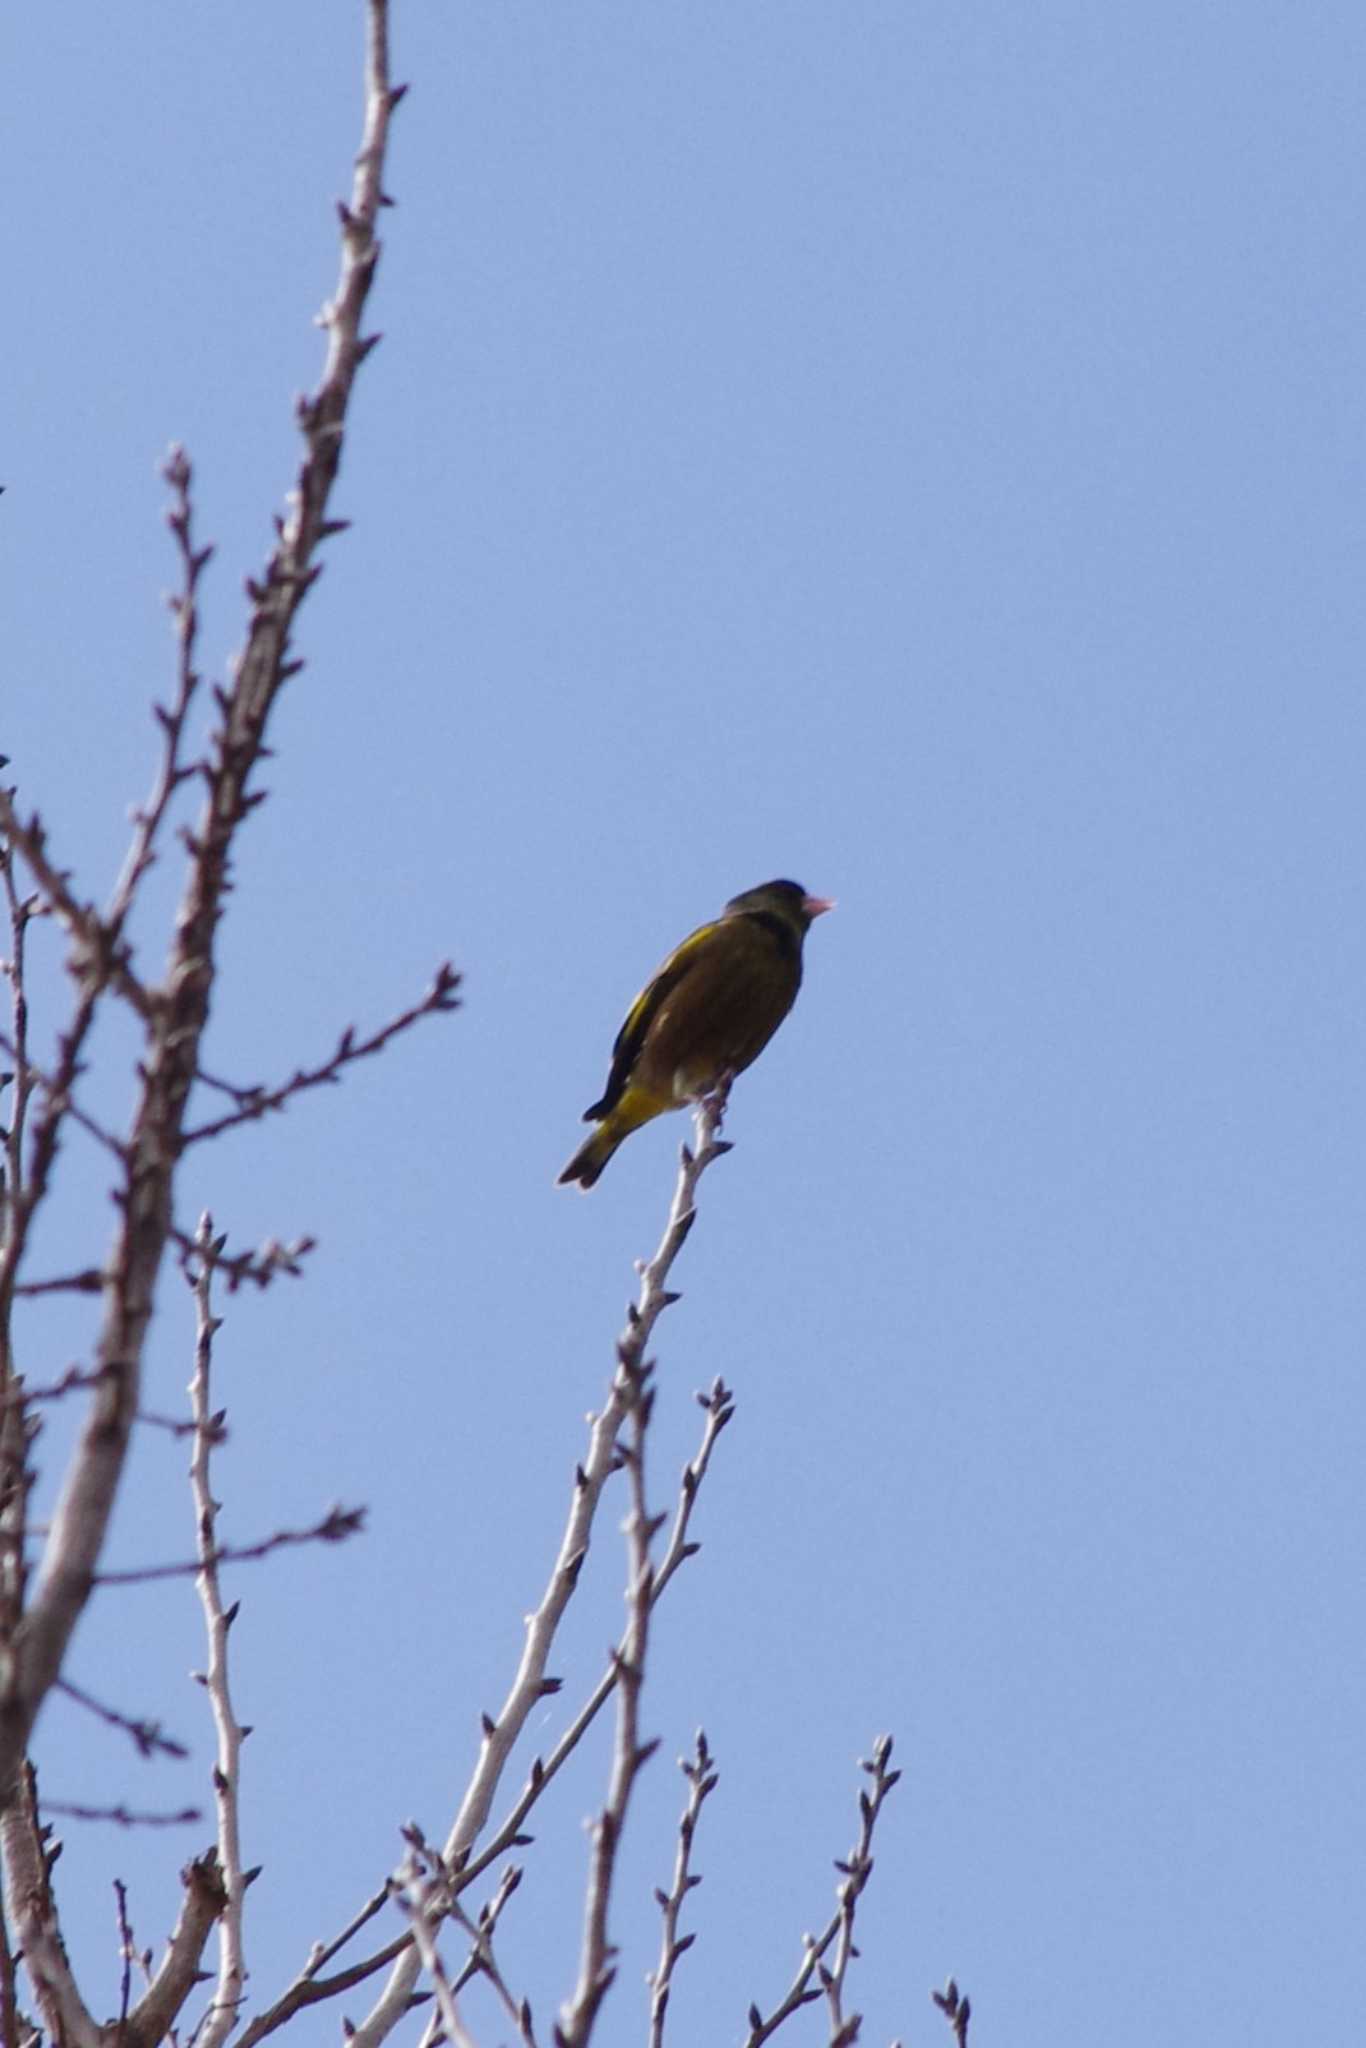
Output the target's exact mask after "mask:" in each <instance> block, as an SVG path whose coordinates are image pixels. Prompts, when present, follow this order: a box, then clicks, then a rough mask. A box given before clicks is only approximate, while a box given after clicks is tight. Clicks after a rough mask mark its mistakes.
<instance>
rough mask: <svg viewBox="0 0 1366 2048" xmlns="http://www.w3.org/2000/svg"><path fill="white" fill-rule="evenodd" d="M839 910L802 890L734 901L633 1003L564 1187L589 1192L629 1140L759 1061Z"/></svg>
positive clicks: (794, 886) (768, 887)
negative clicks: (807, 947)
mask: <svg viewBox="0 0 1366 2048" xmlns="http://www.w3.org/2000/svg"><path fill="white" fill-rule="evenodd" d="M834 907H835V906H834V904H833V903H832V902H830V901H829V900H828V898H826V897H824V896H808V895H807V893H806V891H805V889H803V887H802V886H801V883H800V882H764V883H762V884H761V886H760V887H759V888H757V889H746V890H745V893H744V894H743V896H732V898H731V900H730V902H729V903H728V904H727V905H726V907H725V909H724V910H723V911H722V912H721V915H720V917H718V918H717V919H716V921H715V922H714V923H713V924H704V925H702V926H700V927H699V928H698V930H697V931H695V932H694V933H693V934H692V936H691V937H690V938H686V939H684V941H683V943H682V945H681V946H678V947H676V948H675V949H674V951H673V952H672V953H670V955H669V957H668V959H667V960H666V961H665V962H664V965H663V966H662V967H661V968H660V969H659V972H658V973H657V974H656V975H655V976H654V977H653V978H652V979H651V980H650V981H648V982H647V983H646V985H645V987H644V988H643V989H642V990H641V992H640V994H639V995H638V996H637V997H636V999H635V1001H634V1002H633V1003H632V1005H631V1007H630V1009H629V1011H628V1012H627V1015H626V1022H625V1023H624V1024H623V1025H622V1027H621V1029H620V1031H619V1032H618V1033H617V1042H616V1044H615V1045H614V1046H613V1047H612V1071H611V1073H610V1074H609V1075H608V1076H607V1086H606V1087H605V1088H604V1089H603V1091H602V1099H601V1100H600V1101H598V1102H595V1103H594V1104H593V1106H592V1108H591V1109H586V1110H585V1111H584V1113H583V1116H584V1122H585V1123H595V1124H596V1125H597V1127H598V1128H597V1129H596V1130H595V1131H594V1133H593V1135H592V1137H591V1138H588V1139H586V1140H585V1142H584V1143H583V1144H582V1145H580V1147H579V1149H578V1151H577V1152H576V1153H575V1154H574V1157H573V1158H572V1159H571V1160H570V1162H569V1164H568V1166H566V1168H565V1169H564V1172H563V1173H562V1174H561V1175H560V1185H561V1186H564V1185H565V1184H566V1183H567V1182H570V1181H578V1182H579V1184H580V1185H581V1186H582V1187H584V1188H591V1187H592V1185H593V1183H594V1181H595V1180H596V1179H597V1178H598V1175H599V1174H600V1173H601V1172H602V1169H603V1167H604V1166H606V1164H607V1162H608V1160H609V1159H610V1158H611V1156H612V1154H613V1153H614V1152H615V1151H616V1149H617V1146H618V1145H619V1144H620V1143H621V1141H622V1139H623V1138H628V1137H629V1136H630V1134H631V1132H632V1131H635V1130H639V1128H640V1126H641V1125H642V1124H647V1123H649V1121H650V1119H651V1117H656V1116H661V1115H662V1114H663V1112H664V1111H665V1110H666V1109H681V1108H682V1106H683V1104H684V1103H685V1102H696V1101H697V1100H698V1099H699V1097H701V1096H703V1095H709V1094H710V1093H711V1091H712V1089H713V1088H715V1087H716V1085H717V1083H718V1082H719V1081H721V1080H722V1079H723V1078H724V1077H725V1076H726V1075H731V1074H739V1073H741V1072H743V1070H744V1069H745V1068H746V1067H747V1066H749V1065H751V1064H752V1062H753V1061H755V1060H757V1059H758V1057H759V1055H760V1053H761V1052H762V1051H763V1049H764V1047H765V1046H766V1045H767V1044H768V1041H769V1039H770V1038H772V1036H773V1034H774V1032H775V1031H776V1030H777V1028H778V1026H779V1025H780V1024H781V1023H782V1021H783V1018H784V1017H785V1016H786V1015H787V1013H788V1011H789V1010H790V1009H791V1008H792V1005H793V1003H794V1002H795V1001H796V1000H797V990H798V989H799V988H800V987H801V985H802V941H803V940H804V939H805V937H806V934H807V931H808V929H809V928H810V925H811V921H812V919H813V918H817V917H819V916H820V915H821V913H822V911H826V910H833V909H834Z"/></svg>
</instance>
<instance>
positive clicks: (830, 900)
mask: <svg viewBox="0 0 1366 2048" xmlns="http://www.w3.org/2000/svg"><path fill="white" fill-rule="evenodd" d="M834 907H835V899H834V897H833V896H803V898H802V909H803V910H804V911H805V912H806V914H807V916H808V917H824V915H825V913H826V911H827V910H833V909H834Z"/></svg>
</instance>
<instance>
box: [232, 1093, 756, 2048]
mask: <svg viewBox="0 0 1366 2048" xmlns="http://www.w3.org/2000/svg"><path fill="white" fill-rule="evenodd" d="M723 1113H724V1100H723V1099H722V1098H720V1097H713V1098H711V1099H709V1100H708V1101H707V1102H704V1103H701V1104H699V1106H698V1109H697V1116H696V1125H697V1129H696V1139H695V1149H690V1148H689V1147H688V1146H686V1145H685V1146H684V1147H683V1148H682V1159H681V1165H680V1170H679V1176H678V1183H677V1186H676V1188H675V1190H674V1197H673V1201H672V1204H671V1205H670V1209H669V1215H668V1220H667V1222H666V1224H665V1228H664V1234H663V1237H662V1238H661V1240H660V1244H659V1248H658V1250H657V1251H656V1252H655V1254H654V1256H653V1258H652V1259H650V1260H649V1261H648V1263H646V1264H644V1265H643V1266H641V1268H640V1290H639V1293H638V1296H637V1299H636V1300H635V1301H634V1302H633V1303H631V1305H630V1306H629V1308H628V1310H627V1322H626V1328H625V1330H624V1332H623V1334H622V1337H621V1339H620V1345H621V1346H622V1347H625V1348H626V1350H627V1353H628V1355H633V1356H636V1357H639V1358H643V1356H644V1352H645V1347H646V1345H647V1344H648V1343H649V1340H650V1336H651V1333H652V1331H653V1329H654V1326H655V1324H656V1322H657V1321H658V1319H659V1317H660V1316H661V1315H662V1314H663V1312H664V1310H665V1309H666V1308H667V1307H668V1306H669V1305H670V1303H672V1302H674V1301H676V1300H677V1299H678V1296H677V1295H676V1294H673V1293H671V1292H670V1291H669V1289H668V1287H667V1284H666V1283H667V1281H668V1278H669V1274H670V1271H671V1269H672V1267H673V1264H674V1261H675V1259H676V1258H677V1257H678V1254H679V1252H680V1251H681V1250H682V1248H683V1245H684V1243H685V1242H686V1240H687V1236H688V1233H689V1231H690V1230H691V1228H692V1225H693V1222H694V1220H695V1217H696V1210H695V1206H694V1204H695V1199H696V1192H697V1186H698V1183H699V1181H700V1180H701V1178H702V1175H703V1174H704V1173H705V1172H706V1170H707V1168H708V1167H709V1166H711V1165H712V1163H713V1162H714V1161H715V1160H717V1159H719V1158H720V1157H721V1155H722V1154H723V1153H724V1152H728V1151H729V1150H730V1146H729V1144H727V1143H726V1142H725V1141H724V1140H722V1139H721V1138H720V1137H719V1136H718V1129H719V1125H720V1121H721V1117H722V1115H723ZM618 1379H619V1375H618ZM703 1406H704V1407H705V1408H706V1409H707V1411H708V1414H707V1424H706V1430H705V1434H704V1438H703V1447H702V1450H701V1451H700V1452H699V1453H698V1456H697V1458H695V1459H694V1460H693V1463H692V1465H691V1466H690V1467H689V1468H688V1471H687V1472H685V1474H684V1488H683V1497H682V1499H681V1501H680V1504H679V1509H678V1513H677V1516H676V1519H675V1524H674V1529H673V1531H672V1532H671V1536H670V1541H669V1544H668V1546H667V1548H666V1551H665V1556H664V1560H663V1562H662V1563H661V1565H660V1569H659V1573H658V1575H657V1578H656V1580H655V1587H654V1597H655V1598H656V1599H657V1598H658V1597H659V1595H660V1593H662V1591H663V1589H664V1586H665V1585H666V1584H667V1582H668V1580H669V1579H670V1578H671V1577H672V1576H673V1574H674V1573H675V1572H676V1571H677V1570H678V1568H679V1566H680V1565H681V1564H682V1563H684V1562H685V1561H686V1559H687V1558H688V1557H690V1556H692V1555H693V1554H694V1553H695V1550H696V1545H695V1544H690V1543H689V1541H688V1539H687V1534H686V1531H687V1526H688V1520H689V1518H690V1516H691V1513H692V1507H693V1502H694V1500H695V1498H696V1492H697V1487H698V1485H699V1484H700V1480H701V1476H702V1473H703V1472H704V1471H705V1469H706V1461H707V1459H708V1458H709V1457H710V1455H711V1451H712V1448H713V1447H714V1445H715V1442H716V1439H717V1437H718V1436H719V1435H720V1432H721V1430H722V1429H723V1428H724V1427H725V1425H726V1423H727V1422H729V1420H730V1418H731V1415H732V1413H733V1412H734V1411H733V1405H732V1402H731V1397H730V1393H729V1390H728V1389H727V1388H726V1387H725V1386H724V1385H723V1384H722V1382H721V1381H719V1380H718V1381H717V1382H716V1383H715V1386H714V1387H713V1390H712V1394H711V1395H710V1396H708V1397H705V1398H704V1399H703ZM625 1416H626V1409H625V1405H624V1402H623V1399H622V1396H621V1393H620V1391H619V1387H618V1384H617V1381H614V1383H613V1387H612V1390H611V1392H610V1394H609V1397H608V1401H607V1404H606V1406H605V1407H604V1409H603V1410H602V1412H601V1414H599V1415H596V1416H594V1417H591V1418H590V1432H589V1445H588V1453H587V1456H586V1458H585V1460H584V1462H583V1464H581V1465H580V1466H578V1468H577V1469H576V1471H575V1475H574V1486H573V1491H572V1494H571V1499H570V1505H569V1514H568V1519H567V1521H566V1525H565V1531H564V1535H563V1538H562V1539H561V1543H560V1549H559V1554H558V1556H557V1558H556V1561H555V1566H554V1569H553V1570H552V1572H551V1575H550V1579H549V1582H548V1584H547V1586H546V1589H545V1592H544V1594H543V1596H542V1599H541V1604H540V1606H539V1607H538V1608H537V1609H536V1611H535V1613H534V1614H532V1615H530V1616H529V1617H528V1621H527V1638H526V1643H525V1646H524V1648H523V1651H522V1658H521V1662H520V1664H519V1667H518V1670H517V1674H516V1677H515V1678H514V1680H513V1683H512V1686H511V1689H510V1690H509V1693H508V1696H507V1698H506V1699H505V1700H504V1702H503V1705H502V1707H501V1709H500V1711H499V1713H498V1715H497V1716H496V1718H495V1717H494V1716H493V1715H491V1714H486V1715H485V1716H484V1719H483V1723H482V1727H483V1743H482V1746H481V1749H480V1755H479V1759H478V1762H477V1764H476V1766H475V1770H474V1773H473V1776H472V1777H471V1779H470V1782H469V1785H468V1787H467V1789H466V1792H465V1796H464V1799H463V1800H462V1802H461V1806H460V1809H459V1812H458V1813H457V1815H456V1818H455V1822H454V1824H453V1826H452V1828H451V1831H450V1834H449V1836H448V1837H447V1840H446V1843H445V1845H444V1849H443V1855H444V1860H445V1862H446V1865H447V1867H448V1869H450V1870H451V1871H452V1872H453V1873H454V1874H455V1876H456V1879H457V1880H458V1883H459V1887H460V1889H461V1890H463V1889H465V1888H466V1887H467V1886H468V1885H470V1884H471V1883H473V1882H474V1880H475V1879H476V1878H477V1877H478V1876H480V1875H481V1874H482V1873H483V1871H484V1870H486V1869H487V1868H488V1866H489V1864H490V1863H491V1862H494V1861H497V1860H498V1859H500V1858H502V1857H503V1856H505V1855H506V1854H507V1853H508V1850H509V1849H510V1848H513V1847H515V1846H516V1842H517V1835H518V1833H519V1830H520V1823H521V1820H522V1819H523V1818H524V1817H525V1814H526V1813H527V1812H528V1811H529V1810H530V1807H531V1806H532V1805H533V1804H534V1803H535V1801H536V1800H537V1799H538V1798H539V1797H540V1796H541V1793H542V1791H543V1790H544V1788H545V1786H546V1785H547V1784H548V1783H549V1782H550V1779H551V1778H552V1777H553V1776H554V1774H555V1772H556V1771H557V1770H558V1769H559V1768H560V1766H561V1764H562V1763H563V1762H564V1760H565V1758H566V1757H567V1756H568V1755H569V1753H570V1752H571V1750H572V1749H573V1748H574V1746H575V1744H576V1743H577V1742H578V1741H579V1740H580V1739H581V1737H582V1735H583V1733H584V1730H585V1729H586V1728H587V1727H588V1726H589V1724H590V1723H591V1721H592V1720H593V1718H594V1717H595V1715H596V1714H597V1713H598V1711H599V1710H600V1709H601V1707H602V1706H603V1704H604V1703H605V1701H606V1700H608V1699H609V1698H610V1697H611V1694H612V1692H613V1689H614V1688H615V1686H616V1684H617V1677H618V1672H617V1667H616V1666H615V1665H613V1666H612V1667H611V1668H610V1669H609V1670H608V1672H607V1673H606V1674H605V1675H604V1677H603V1678H602V1679H601V1680H600V1681H599V1683H598V1685H597V1687H596V1688H595V1690H594V1692H593V1694H592V1696H591V1697H590V1699H589V1701H588V1702H587V1704H586V1705H585V1707H584V1709H583V1710H582V1712H581V1713H580V1714H579V1716H578V1717H577V1719H576V1720H575V1722H574V1723H573V1724H572V1726H571V1728H570V1729H569V1730H568V1731H567V1732H566V1734H565V1736H563V1737H562V1738H561V1740H560V1742H559V1743H558V1744H557V1745H556V1747H555V1750H554V1751H553V1752H552V1754H551V1756H550V1758H548V1759H547V1760H546V1761H545V1762H544V1763H542V1761H541V1759H540V1758H537V1759H536V1761H535V1762H534V1763H533V1765H532V1769H531V1773H530V1777H529V1779H528V1781H527V1784H526V1786H525V1787H524V1788H523V1791H522V1792H521V1794H520V1795H519V1797H518V1799H517V1801H516V1802H515V1803H514V1806H513V1808H512V1811H511V1813H510V1815H509V1816H508V1818H507V1819H506V1820H505V1821H504V1822H503V1824H502V1825H501V1826H500V1827H499V1828H498V1829H497V1831H496V1833H495V1834H494V1836H493V1837H492V1838H491V1840H490V1841H489V1842H488V1843H487V1844H486V1845H485V1847H484V1849H483V1850H482V1851H481V1852H480V1854H479V1855H478V1856H472V1855H471V1849H472V1845H473V1844H474V1843H475V1842H476V1841H477V1840H478V1839H479V1836H480V1834H481V1833H482V1832H483V1829H484V1827H485V1825H486V1824H487V1821H488V1816H489V1810H490V1808H491V1806H492V1803H493V1800H494V1797H495V1795H496V1793H497V1791H498V1787H499V1785H500V1783H501V1781H502V1777H503V1773H504V1771H505V1769H506V1767H507V1763H508V1759H509V1757H510V1756H511V1753H512V1750H513V1748H514V1746H515V1744H516V1742H517V1740H518V1738H519V1737H520V1735H521V1734H522V1732H523V1730H524V1728H525V1726H526V1723H527V1721H528V1719H529V1717H530V1715H531V1713H532V1712H533V1710H534V1709H535V1707H536V1706H537V1704H538V1703H539V1702H540V1701H541V1700H542V1699H544V1698H545V1697H546V1696H547V1694H548V1693H553V1692H557V1691H558V1690H559V1685H560V1681H559V1680H558V1679H554V1678H548V1677H547V1676H546V1666H547V1663H548V1660H549V1656H550V1650H551V1646H552V1644H553V1642H554V1639H555V1634H556V1631H557V1629H558V1627H559V1624H560V1621H561V1619H562V1617H563V1615H564V1612H565V1609H566V1608H567V1606H568V1604H569V1602H570V1600H571V1599H572V1597H573V1594H574V1590H575V1587H576V1586H577V1584H578V1578H579V1573H580V1571H581V1570H582V1568H583V1563H584V1560H585V1558H586V1557H587V1554H588V1544H589V1539H590V1536H591V1532H592V1527H593V1521H594V1517H595V1515H596V1511H597V1506H598V1501H599V1499H600V1497H601V1494H602V1490H603V1487H604V1486H605V1485H606V1483H607V1480H608V1478H609V1476H610V1475H611V1472H612V1470H613V1469H614V1466H615V1463H616V1459H617V1448H618V1438H619V1436H620V1433H621V1429H622V1425H623V1423H624V1421H625ZM689 1473H691V1475H692V1477H691V1478H689ZM391 1962H392V1964H393V1968H392V1970H391V1973H390V1976H389V1978H388V1980H387V1982H386V1984H385V1987H384V1989H383V1991H382V1993H381V1994H380V1997H379V1998H378V1999H377V2001H376V2003H375V2005H374V2006H373V2007H372V2008H371V2011H370V2012H369V2014H368V2015H367V2016H366V2018H365V2020H364V2021H363V2022H362V2023H361V2025H360V2026H359V2027H358V2028H357V2029H356V2031H355V2033H354V2035H353V2037H352V2048H379V2043H381V2042H382V2041H383V2040H384V2039H385V2037H386V2036H387V2035H388V2034H389V2033H390V2032H391V2031H392V2029H393V2028H394V2027H395V2026H396V2025H397V2024H398V2022H399V2021H400V2020H401V2019H402V2017H403V2015H404V2013H405V2012H406V2011H407V2009H408V2000H409V1998H410V1996H411V1995H412V1990H413V1986H414V1984H415V1982H416V1978H417V1972H418V1962H417V1959H416V1957H415V1955H414V1953H413V1948H412V1943H411V1941H410V1940H409V1939H407V1938H406V1937H400V1939H399V1940H398V1941H396V1942H393V1943H390V1944H388V1945H387V1946H386V1947H385V1948H384V1949H382V1950H381V1951H380V1952H379V1954H378V1955H376V1956H372V1957H369V1958H367V1959H366V1960H365V1962H364V1963H362V1964H359V1965H357V1966H355V1968H354V1969H353V1970H350V1971H347V1972H343V1973H339V1974H338V1976H337V1977H334V1978H332V1979H329V1980H325V1981H324V1982H320V1981H318V1980H316V1979H315V1978H314V1976H312V1975H311V1974H310V1972H309V1970H308V1967H307V1966H305V1969H304V1970H303V1971H301V1972H300V1974H299V1975H298V1976H297V1977H296V1978H295V1979H294V1981H293V1983H292V1984H290V1985H289V1986H288V1987H287V1988H286V1989H285V1991H284V1992H283V1993H282V1994H281V1995H280V1997H279V1998H278V1999H277V2000H276V2001H275V2003H274V2004H273V2005H272V2006H270V2007H269V2008H268V2010H267V2011H265V2012H263V2013H261V2014H258V2015H257V2017H256V2018H255V2019H253V2020H252V2021H251V2022H250V2024H249V2025H248V2026H247V2028H246V2031H245V2032H244V2033H243V2035H242V2037H241V2040H240V2042H238V2043H237V2044H236V2048H256V2043H257V2042H259V2041H262V2040H264V2039H265V2038H266V2037H267V2035H269V2034H271V2033H273V2032H275V2030H276V2029H277V2028H278V2027H281V2026H283V2025H284V2024H285V2023H286V2021H287V2020H289V2019H290V2018H291V2017H292V2016H293V2014H294V2013H295V2012H297V2011H298V2010H299V2009H300V2008H301V2007H302V2006H304V2005H309V2004H314V2003H316V2002H318V2000H319V1999H320V1998H321V1997H323V1996H328V1995H335V1993H336V1991H338V1990H341V1989H343V1988H348V1987H349V1986H350V1985H351V1984H353V1983H355V1982H357V1981H359V1975H361V1974H368V1973H369V1972H370V1971H372V1970H374V1969H375V1968H376V1967H380V1966H383V1965H385V1964H389V1963H391ZM343 1980H344V1981H343Z"/></svg>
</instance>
